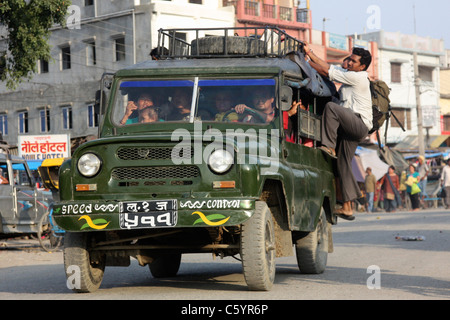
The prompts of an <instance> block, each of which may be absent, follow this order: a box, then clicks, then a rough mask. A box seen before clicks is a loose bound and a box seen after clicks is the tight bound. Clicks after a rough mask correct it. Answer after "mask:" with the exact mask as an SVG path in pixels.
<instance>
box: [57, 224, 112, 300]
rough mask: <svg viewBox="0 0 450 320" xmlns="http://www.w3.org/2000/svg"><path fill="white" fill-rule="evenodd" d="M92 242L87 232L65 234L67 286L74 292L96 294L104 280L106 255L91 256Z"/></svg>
mask: <svg viewBox="0 0 450 320" xmlns="http://www.w3.org/2000/svg"><path fill="white" fill-rule="evenodd" d="M90 241H91V234H90V233H87V232H66V234H65V238H64V269H65V272H66V277H67V286H68V287H69V288H70V289H72V290H73V291H74V292H79V293H88V292H94V291H96V290H97V289H98V288H99V287H100V284H101V283H102V280H103V274H104V271H105V261H106V259H105V256H104V255H100V254H99V255H95V258H94V256H92V255H91V251H90V250H89V246H90V243H91V242H90ZM74 267H75V268H74ZM76 267H78V268H76Z"/></svg>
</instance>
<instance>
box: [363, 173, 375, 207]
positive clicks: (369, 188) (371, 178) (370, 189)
mask: <svg viewBox="0 0 450 320" xmlns="http://www.w3.org/2000/svg"><path fill="white" fill-rule="evenodd" d="M366 174H367V175H366V179H365V181H364V185H365V187H366V197H367V212H373V198H374V195H375V190H376V188H377V178H376V177H375V175H374V174H373V173H372V168H370V167H367V169H366Z"/></svg>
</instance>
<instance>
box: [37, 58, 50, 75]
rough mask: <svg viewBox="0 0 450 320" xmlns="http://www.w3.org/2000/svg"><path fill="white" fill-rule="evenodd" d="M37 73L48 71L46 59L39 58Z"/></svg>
mask: <svg viewBox="0 0 450 320" xmlns="http://www.w3.org/2000/svg"><path fill="white" fill-rule="evenodd" d="M39 73H48V61H45V60H39Z"/></svg>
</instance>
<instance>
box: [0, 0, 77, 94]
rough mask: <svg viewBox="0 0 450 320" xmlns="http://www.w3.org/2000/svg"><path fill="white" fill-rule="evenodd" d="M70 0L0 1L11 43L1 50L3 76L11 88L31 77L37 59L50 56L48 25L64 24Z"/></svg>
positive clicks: (0, 10)
mask: <svg viewBox="0 0 450 320" xmlns="http://www.w3.org/2000/svg"><path fill="white" fill-rule="evenodd" d="M70 4H71V2H70V1H68V0H2V1H1V2H0V22H1V23H2V24H3V25H4V26H5V27H6V30H7V44H8V51H7V52H3V53H2V52H0V77H1V80H2V81H6V85H7V87H8V88H9V89H14V88H15V87H17V85H18V84H19V83H20V82H22V80H23V79H24V78H27V79H30V78H31V77H32V74H33V73H35V72H36V64H37V61H38V60H40V59H42V60H47V61H49V60H50V58H51V56H50V45H49V44H48V39H49V37H50V32H49V29H50V28H51V27H52V26H53V25H54V24H60V25H62V26H65V23H66V21H65V19H66V15H67V9H68V7H69V6H70ZM2 57H3V59H2Z"/></svg>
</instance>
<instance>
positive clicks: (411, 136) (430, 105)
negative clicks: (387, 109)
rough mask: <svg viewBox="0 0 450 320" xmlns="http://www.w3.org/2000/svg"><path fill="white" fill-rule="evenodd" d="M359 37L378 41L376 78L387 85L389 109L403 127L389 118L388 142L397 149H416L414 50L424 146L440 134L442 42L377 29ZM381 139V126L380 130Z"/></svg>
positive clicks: (382, 137) (431, 142) (382, 132)
mask: <svg viewBox="0 0 450 320" xmlns="http://www.w3.org/2000/svg"><path fill="white" fill-rule="evenodd" d="M359 38H360V39H362V40H366V41H374V42H377V43H378V49H379V51H378V68H379V71H378V73H379V78H380V79H381V80H383V81H385V82H386V83H387V84H388V86H389V87H390V88H391V94H390V99H391V106H392V108H393V113H394V114H395V116H396V117H397V118H398V120H399V121H400V122H401V124H402V125H403V127H404V128H405V129H406V131H405V132H403V131H402V130H401V128H400V126H399V125H398V124H397V122H396V121H395V120H394V119H391V121H390V124H389V131H388V137H387V143H388V144H392V145H395V144H398V145H397V146H396V148H399V149H416V150H417V149H418V142H417V136H418V129H417V127H418V121H417V120H418V117H417V108H416V107H417V103H416V93H415V77H414V59H413V55H414V52H417V60H418V70H419V78H420V103H421V108H422V119H423V123H422V124H423V128H424V129H425V130H424V133H423V134H424V137H425V140H426V141H425V148H429V147H430V146H431V144H433V141H434V140H435V139H437V138H438V137H440V135H441V125H440V104H439V99H440V72H439V70H440V59H441V57H442V56H443V55H444V42H443V40H440V39H431V38H429V37H419V36H417V35H407V34H402V33H399V32H387V31H383V30H381V31H378V32H373V33H367V34H362V35H360V36H359ZM380 134H381V139H382V141H383V142H384V141H385V139H384V128H381V130H380Z"/></svg>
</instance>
